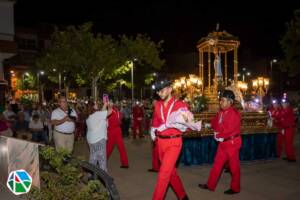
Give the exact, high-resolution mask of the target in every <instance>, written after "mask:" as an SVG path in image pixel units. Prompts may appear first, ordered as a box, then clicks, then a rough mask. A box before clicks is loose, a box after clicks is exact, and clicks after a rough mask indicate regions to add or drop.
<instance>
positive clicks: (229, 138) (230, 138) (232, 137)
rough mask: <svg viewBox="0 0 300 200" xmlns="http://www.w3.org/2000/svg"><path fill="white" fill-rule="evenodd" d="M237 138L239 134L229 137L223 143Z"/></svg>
mask: <svg viewBox="0 0 300 200" xmlns="http://www.w3.org/2000/svg"><path fill="white" fill-rule="evenodd" d="M239 136H240V134H236V135H233V136H230V137H228V138H225V139H224V141H223V142H226V141H228V140H232V139H234V138H236V137H239Z"/></svg>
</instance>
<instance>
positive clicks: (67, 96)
mask: <svg viewBox="0 0 300 200" xmlns="http://www.w3.org/2000/svg"><path fill="white" fill-rule="evenodd" d="M65 87H66V88H65V91H66V98H67V99H69V85H68V84H66V86H65Z"/></svg>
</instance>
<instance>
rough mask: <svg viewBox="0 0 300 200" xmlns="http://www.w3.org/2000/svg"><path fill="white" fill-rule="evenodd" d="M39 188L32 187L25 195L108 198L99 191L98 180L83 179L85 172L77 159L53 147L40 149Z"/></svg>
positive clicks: (40, 199) (41, 199)
mask: <svg viewBox="0 0 300 200" xmlns="http://www.w3.org/2000/svg"><path fill="white" fill-rule="evenodd" d="M40 154H41V160H42V164H43V165H42V166H41V189H40V190H39V189H38V188H32V189H31V191H30V193H29V194H28V195H27V198H28V199H32V200H90V199H98V200H105V199H108V195H107V194H106V193H105V192H101V189H102V184H101V182H100V181H99V180H91V181H87V182H85V181H84V176H85V175H86V173H85V172H84V171H83V170H82V168H81V166H80V164H79V160H76V159H71V158H70V156H69V155H68V153H67V152H66V151H59V152H57V151H56V150H55V149H54V148H53V147H43V148H41V150H40Z"/></svg>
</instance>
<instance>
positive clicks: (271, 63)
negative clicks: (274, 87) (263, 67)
mask: <svg viewBox="0 0 300 200" xmlns="http://www.w3.org/2000/svg"><path fill="white" fill-rule="evenodd" d="M273 63H277V59H272V60H271V61H270V66H271V75H270V77H271V82H273Z"/></svg>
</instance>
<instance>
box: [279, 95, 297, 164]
mask: <svg viewBox="0 0 300 200" xmlns="http://www.w3.org/2000/svg"><path fill="white" fill-rule="evenodd" d="M281 105H282V110H281V114H280V124H281V127H282V133H281V134H279V135H280V136H279V137H278V138H277V139H278V142H277V144H279V145H278V146H277V147H278V149H277V152H278V157H280V156H281V153H282V144H283V141H285V153H286V159H287V161H288V162H296V154H295V149H294V146H293V142H294V136H295V126H296V123H295V115H294V111H293V109H292V107H291V106H290V104H289V102H288V100H287V99H282V102H281Z"/></svg>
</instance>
